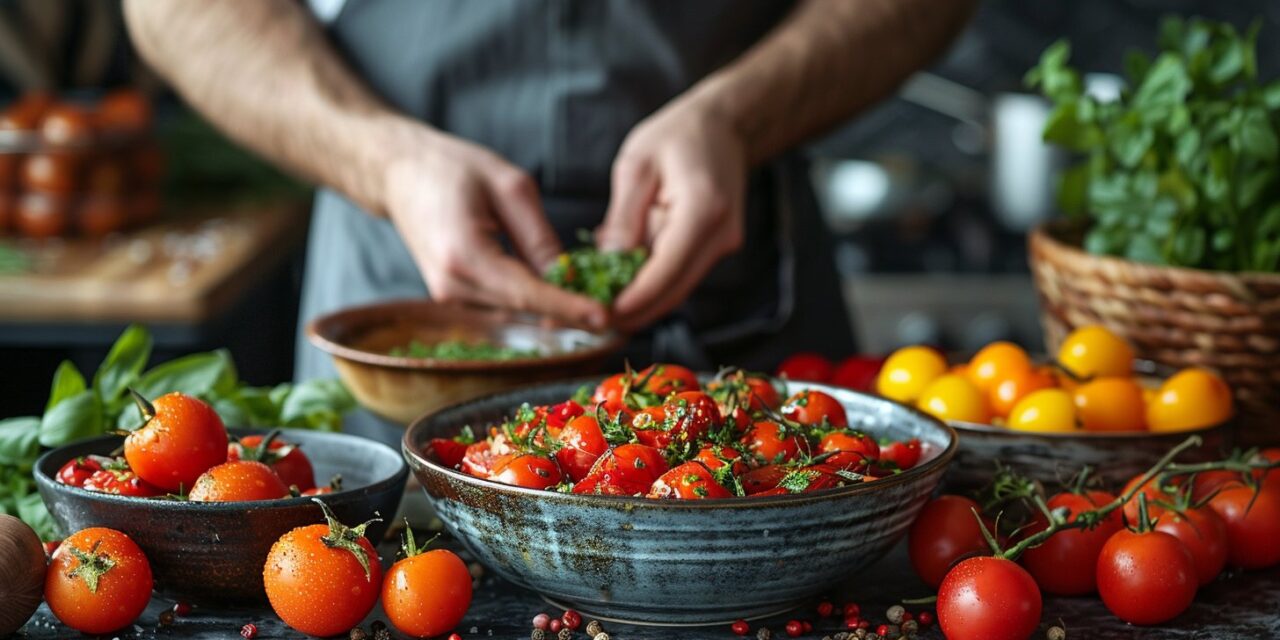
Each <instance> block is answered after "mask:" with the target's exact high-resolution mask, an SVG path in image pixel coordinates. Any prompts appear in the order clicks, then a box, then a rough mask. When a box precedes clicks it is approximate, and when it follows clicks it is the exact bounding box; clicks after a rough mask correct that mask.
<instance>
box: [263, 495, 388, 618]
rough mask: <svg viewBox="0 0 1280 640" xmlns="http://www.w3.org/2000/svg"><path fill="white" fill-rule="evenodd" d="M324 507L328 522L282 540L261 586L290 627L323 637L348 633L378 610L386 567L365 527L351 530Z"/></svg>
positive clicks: (275, 546)
mask: <svg viewBox="0 0 1280 640" xmlns="http://www.w3.org/2000/svg"><path fill="white" fill-rule="evenodd" d="M315 500H316V501H317V502H319V499H318V498H316V499H315ZM321 505H322V508H323V509H324V511H325V520H326V521H327V524H313V525H307V526H304V527H298V528H296V529H294V530H292V531H290V532H288V533H286V534H284V535H283V536H280V539H279V540H276V542H275V544H273V545H271V551H270V552H269V553H268V554H267V561H266V563H265V564H264V565H263V567H262V583H263V586H264V587H266V591H267V600H268V601H270V603H271V608H272V610H274V611H275V613H276V615H277V616H280V619H281V620H283V621H284V623H285V624H287V625H289V626H290V627H293V628H294V629H297V630H298V631H301V632H302V633H305V634H308V635H313V636H319V637H322V638H324V637H329V636H334V635H337V634H339V633H346V632H347V630H349V629H351V627H354V626H356V625H357V624H359V623H360V621H361V620H363V619H364V617H365V616H366V615H369V612H370V611H372V610H373V605H374V604H375V603H376V602H377V601H378V595H379V592H380V590H381V589H380V587H381V586H382V565H381V564H380V563H379V562H378V552H377V551H376V550H375V549H374V548H373V544H371V543H370V542H369V540H368V539H366V538H365V537H364V529H365V526H366V525H360V526H358V527H346V526H344V525H343V524H342V523H340V522H338V521H337V519H335V518H334V517H333V514H332V513H331V512H330V511H329V508H328V507H327V506H323V503H321ZM366 524H367V523H366Z"/></svg>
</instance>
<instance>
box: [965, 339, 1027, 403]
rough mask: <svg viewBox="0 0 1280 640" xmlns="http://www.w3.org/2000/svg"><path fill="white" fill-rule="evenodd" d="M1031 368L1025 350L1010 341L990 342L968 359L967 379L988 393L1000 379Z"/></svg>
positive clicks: (1016, 374) (1020, 373) (1019, 373)
mask: <svg viewBox="0 0 1280 640" xmlns="http://www.w3.org/2000/svg"><path fill="white" fill-rule="evenodd" d="M1030 369H1031V358H1029V357H1027V352H1026V351H1023V350H1022V347H1019V346H1018V345H1016V344H1013V343H1012V342H992V343H991V344H989V345H987V346H985V347H983V348H982V349H981V350H979V351H978V353H976V354H974V356H973V359H972V360H970V361H969V369H968V372H969V379H970V380H973V384H974V385H975V386H977V387H978V389H979V390H980V391H982V392H984V393H989V392H990V391H991V389H992V388H993V387H995V386H996V385H997V384H1000V382H1001V381H1002V380H1006V379H1008V378H1012V377H1014V376H1018V375H1022V374H1023V373H1025V372H1027V371H1029V370H1030Z"/></svg>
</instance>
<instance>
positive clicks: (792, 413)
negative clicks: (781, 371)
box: [782, 390, 849, 427]
mask: <svg viewBox="0 0 1280 640" xmlns="http://www.w3.org/2000/svg"><path fill="white" fill-rule="evenodd" d="M782 415H783V416H785V417H786V418H787V419H788V420H792V421H794V422H799V423H800V424H808V425H820V424H822V423H823V422H824V421H825V422H826V423H827V424H829V425H831V426H833V427H847V426H849V418H848V416H847V415H845V412H844V406H842V405H841V404H840V401H839V400H836V399H835V398H833V397H831V396H830V395H828V394H825V393H823V392H821V391H812V390H805V391H801V392H800V393H797V394H795V395H793V396H791V397H790V398H788V399H787V402H786V404H784V405H782Z"/></svg>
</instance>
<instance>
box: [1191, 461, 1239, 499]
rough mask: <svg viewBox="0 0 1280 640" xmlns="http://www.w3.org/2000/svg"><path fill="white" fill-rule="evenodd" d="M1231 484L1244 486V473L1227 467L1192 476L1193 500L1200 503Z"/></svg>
mask: <svg viewBox="0 0 1280 640" xmlns="http://www.w3.org/2000/svg"><path fill="white" fill-rule="evenodd" d="M1230 486H1244V475H1243V474H1240V473H1238V472H1235V471H1227V470H1226V469H1213V470H1211V471H1204V472H1201V473H1197V474H1196V475H1194V476H1192V485H1191V501H1192V502H1194V503H1196V504H1199V503H1201V502H1203V501H1205V500H1208V499H1209V496H1212V495H1213V494H1214V493H1217V492H1218V491H1220V490H1222V489H1226V488H1227V487H1230Z"/></svg>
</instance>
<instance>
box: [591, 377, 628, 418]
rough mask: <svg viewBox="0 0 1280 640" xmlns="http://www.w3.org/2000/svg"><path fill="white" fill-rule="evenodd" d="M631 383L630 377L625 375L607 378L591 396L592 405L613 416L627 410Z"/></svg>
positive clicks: (597, 386)
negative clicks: (627, 395)
mask: <svg viewBox="0 0 1280 640" xmlns="http://www.w3.org/2000/svg"><path fill="white" fill-rule="evenodd" d="M629 381H630V376H628V375H627V374H625V373H616V374H614V375H611V376H609V377H608V378H605V379H604V380H603V381H601V382H600V384H599V385H596V390H595V391H594V392H593V393H592V394H591V404H593V405H596V406H599V407H601V408H603V409H604V410H605V411H606V412H608V413H609V415H611V416H612V415H614V414H616V413H618V412H619V411H622V410H624V409H626V408H627V405H626V390H627V388H628V385H629V384H630V383H629Z"/></svg>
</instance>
